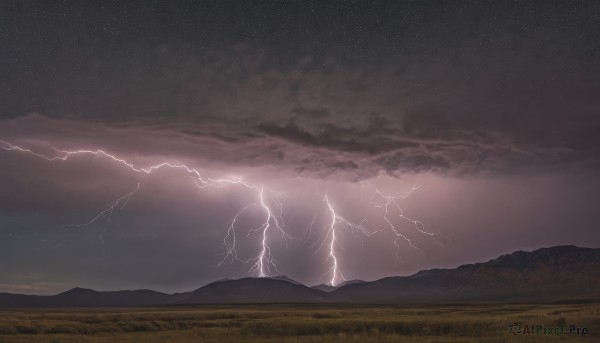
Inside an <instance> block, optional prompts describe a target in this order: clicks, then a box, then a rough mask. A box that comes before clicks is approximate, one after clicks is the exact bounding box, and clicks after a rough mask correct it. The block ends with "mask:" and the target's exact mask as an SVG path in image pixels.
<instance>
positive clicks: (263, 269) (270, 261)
mask: <svg viewBox="0 0 600 343" xmlns="http://www.w3.org/2000/svg"><path fill="white" fill-rule="evenodd" d="M46 144H48V146H49V147H50V148H51V149H52V150H53V151H54V152H55V153H56V155H54V156H52V155H47V154H42V153H39V152H36V151H33V150H32V149H29V148H24V147H21V146H17V145H14V144H11V143H9V142H6V141H3V140H0V148H1V149H3V150H6V151H17V152H21V153H26V154H29V155H33V156H36V157H39V158H42V159H44V160H46V161H48V162H53V161H67V160H68V159H69V158H71V157H73V156H76V155H91V156H95V157H100V158H105V159H107V160H109V161H112V162H114V163H118V164H121V165H122V166H124V167H126V168H128V169H129V170H131V171H133V172H135V173H138V174H141V175H142V177H143V176H144V175H148V174H151V173H152V172H154V171H156V170H158V169H162V168H172V169H179V170H183V171H185V172H187V173H188V174H189V175H190V176H191V177H192V180H193V182H194V184H195V185H196V186H197V187H198V188H200V189H202V188H206V187H212V188H222V187H225V186H227V185H240V186H243V187H245V188H246V189H249V190H252V191H254V192H255V193H256V195H257V200H258V202H259V203H260V207H261V208H262V209H263V211H264V213H265V217H266V218H265V222H264V223H263V224H262V225H261V226H260V227H259V228H257V229H253V230H250V232H249V233H248V235H250V233H252V232H256V231H258V232H260V233H261V235H262V239H261V243H260V252H259V254H258V255H257V256H256V257H254V258H250V259H246V260H244V259H241V258H240V257H239V256H238V254H237V240H236V232H235V231H236V230H235V224H236V221H237V220H238V218H239V216H241V215H242V214H243V213H244V212H245V211H246V210H247V209H248V208H249V207H251V206H254V205H255V204H249V205H247V206H245V207H244V208H243V209H242V210H241V211H239V212H238V213H237V214H236V215H235V216H234V218H233V219H232V221H231V225H230V226H229V227H228V229H227V231H226V232H227V233H226V235H225V238H224V239H223V245H224V247H225V257H224V258H223V260H222V261H221V262H220V263H219V265H221V264H223V262H224V261H225V260H227V259H228V258H232V259H233V260H237V261H240V262H244V263H248V262H251V261H253V262H254V263H253V265H252V267H251V268H250V271H249V273H250V274H255V275H258V276H259V277H266V276H269V275H271V272H272V271H273V270H275V271H277V266H276V260H275V258H274V257H273V255H272V253H271V247H270V245H269V239H268V232H269V231H270V230H271V229H272V230H274V231H276V232H279V233H280V234H281V235H282V242H285V244H286V245H287V242H288V240H289V239H290V238H292V237H291V236H290V235H289V234H288V233H287V232H286V231H285V230H284V225H283V219H282V218H283V205H282V204H281V203H279V210H280V211H279V212H280V219H277V217H276V216H275V215H274V212H273V210H272V209H271V207H270V206H269V204H268V201H267V200H266V196H265V190H264V187H263V186H262V185H261V186H257V185H251V184H248V183H246V182H245V181H243V180H242V179H241V178H236V177H230V178H221V179H213V178H206V177H203V176H202V175H201V173H200V172H199V171H198V170H197V169H196V168H193V167H189V166H187V165H185V164H179V163H171V162H161V163H158V164H155V165H152V166H149V167H137V166H135V165H134V164H133V163H131V162H129V161H127V160H126V159H123V158H121V157H118V156H116V155H113V154H111V153H108V152H106V151H105V150H101V149H96V150H88V149H79V150H61V149H58V148H56V147H54V146H52V145H50V144H49V143H46ZM141 182H142V180H141V179H140V181H139V182H138V183H137V185H136V187H135V188H134V189H133V190H132V191H130V192H129V193H127V194H125V195H123V196H121V197H119V198H117V199H115V200H114V201H112V202H111V203H110V204H109V205H107V206H106V207H104V208H103V209H102V210H101V211H100V212H99V213H98V214H97V215H96V216H95V217H93V218H92V219H91V220H90V221H88V222H86V223H81V224H71V225H69V227H68V228H73V227H81V226H88V225H91V224H93V223H95V222H96V221H98V220H99V219H100V218H102V217H103V216H105V215H106V216H107V217H108V218H107V220H106V222H105V224H104V227H103V229H102V232H101V234H100V241H101V244H102V247H104V238H103V237H104V235H105V233H106V232H107V230H108V225H109V223H110V220H111V218H112V215H113V212H114V210H115V208H117V207H119V206H120V207H119V208H120V209H122V208H124V207H125V206H126V205H127V203H128V202H129V200H130V199H131V197H132V196H133V195H134V194H135V193H136V192H137V191H138V190H139V189H140V185H141ZM280 220H281V222H282V224H280Z"/></svg>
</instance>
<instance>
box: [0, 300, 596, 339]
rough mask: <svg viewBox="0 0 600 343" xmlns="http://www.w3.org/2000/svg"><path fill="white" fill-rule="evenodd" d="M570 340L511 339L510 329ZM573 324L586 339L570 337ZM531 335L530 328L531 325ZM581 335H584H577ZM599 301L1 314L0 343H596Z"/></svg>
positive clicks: (201, 307) (534, 336) (203, 307)
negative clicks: (560, 331) (538, 327)
mask: <svg viewBox="0 0 600 343" xmlns="http://www.w3.org/2000/svg"><path fill="white" fill-rule="evenodd" d="M515 322H517V323H521V325H522V327H521V330H523V329H524V325H528V326H531V325H533V326H536V325H541V326H544V327H546V328H552V327H554V328H556V327H562V328H564V329H563V332H564V333H565V334H555V333H550V334H544V333H543V332H541V331H540V332H538V333H533V332H532V330H530V333H529V334H523V333H521V334H517V335H513V334H512V333H511V332H510V330H509V326H510V325H511V324H512V323H515ZM570 325H575V326H577V328H579V329H583V328H585V329H586V332H587V333H586V334H581V332H580V334H568V331H569V328H570ZM532 329H533V327H532ZM580 331H581V330H580ZM599 333H600V303H597V302H593V303H569V304H504V305H498V304H495V305H489V304H488V305H482V304H478V305H476V304H468V305H437V306H433V305H426V306H417V305H398V306H391V305H390V306H375V305H373V306H366V305H365V306H358V305H335V304H323V305H304V304H302V305H299V304H270V305H220V306H217V305H199V306H187V307H152V308H89V309H86V308H77V309H19V310H1V311H0V343H5V342H7V343H8V342H11V343H12V342H17V343H20V342H36V343H37V342H39V343H46V342H48V343H59V342H65V343H71V342H72V343H75V342H93V343H97V342H98V343H99V342H150V343H152V342H247V341H258V342H349V341H351V342H352V341H353V342H398V341H405V342H510V341H515V342H555V341H556V342H598V341H600V340H599V338H600V335H599Z"/></svg>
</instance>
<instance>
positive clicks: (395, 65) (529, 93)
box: [0, 3, 600, 179]
mask: <svg viewBox="0 0 600 343" xmlns="http://www.w3.org/2000/svg"><path fill="white" fill-rule="evenodd" d="M415 6H416V7H415ZM515 6H516V7H517V9H515V8H513V7H515ZM561 6H562V5H552V6H550V5H549V6H548V7H546V10H547V11H548V13H549V15H548V16H547V17H544V18H539V17H538V16H537V15H535V11H532V9H530V8H529V7H527V6H525V5H521V4H514V5H511V6H495V7H494V8H495V10H494V11H492V12H493V13H492V12H488V11H484V10H483V9H479V10H477V9H475V8H472V7H471V6H466V5H462V4H459V3H457V4H449V5H448V6H447V7H448V8H447V9H446V11H447V13H448V14H449V15H448V16H445V17H444V18H441V17H438V16H437V15H435V13H434V12H431V11H430V10H431V8H429V7H428V6H426V5H410V4H398V5H394V6H391V8H390V9H389V11H386V12H385V13H384V12H381V11H380V10H378V9H377V8H376V7H371V6H368V5H364V6H363V7H364V8H362V9H361V10H360V11H359V12H360V13H361V15H360V16H350V15H349V16H344V17H339V18H337V19H336V20H335V21H334V22H331V21H327V20H320V19H319V18H321V17H320V16H322V15H323V13H327V11H328V10H332V9H330V8H329V7H328V6H326V5H323V8H322V9H321V11H317V12H316V13H318V14H314V15H312V16H306V15H305V14H306V13H304V12H303V10H302V9H301V8H299V9H296V10H293V11H292V10H291V9H290V7H285V6H284V8H279V7H278V6H274V7H273V8H269V9H260V10H259V9H257V8H254V7H252V6H250V7H249V8H243V7H244V6H242V7H240V8H236V9H234V10H233V11H234V12H235V11H240V13H241V12H244V13H245V14H246V15H245V16H244V18H250V19H247V21H244V22H242V23H239V25H241V26H239V27H237V29H236V27H235V26H232V27H230V28H225V27H227V25H224V26H223V27H224V28H223V29H222V30H221V31H219V30H218V29H217V28H216V26H211V25H208V24H207V23H205V22H204V21H208V20H209V17H210V15H209V14H208V13H212V12H211V11H213V12H215V11H216V12H218V13H219V16H220V18H222V19H223V20H224V21H225V22H227V21H228V20H230V17H229V14H226V13H221V12H220V11H221V10H219V9H207V10H206V11H204V12H203V11H196V12H197V13H204V14H198V15H199V16H200V17H198V18H195V17H194V18H188V14H186V13H187V12H188V11H182V7H181V6H176V5H174V6H167V7H169V9H168V10H164V11H158V10H157V11H150V12H149V14H148V15H150V16H152V17H156V18H158V19H160V18H162V17H163V16H166V17H169V16H170V15H171V14H173V13H178V15H179V16H181V18H188V19H189V20H188V21H182V22H180V24H173V25H174V26H173V27H171V29H170V30H167V31H161V30H159V29H158V28H156V27H154V26H151V25H150V26H148V27H146V26H147V25H148V23H149V22H151V21H142V22H140V23H138V22H134V23H131V22H128V21H127V20H125V19H122V18H121V19H119V18H116V19H115V18H113V19H111V20H109V21H108V22H109V23H110V25H108V26H106V25H105V26H104V27H105V28H106V30H105V31H103V32H101V33H98V32H95V31H94V30H91V29H90V30H91V31H90V30H73V29H72V28H71V27H70V26H68V25H65V26H64V27H62V28H61V29H60V30H62V31H61V32H62V33H63V36H64V38H65V40H64V41H65V43H64V44H63V45H64V46H61V48H58V50H50V49H49V48H48V46H47V44H50V43H51V42H52V37H50V36H47V35H48V33H47V32H52V30H46V28H47V26H49V25H54V24H53V23H54V22H52V21H50V19H47V18H46V17H45V16H43V15H38V14H36V13H35V12H32V13H31V14H29V15H30V16H32V19H36V20H35V21H33V24H32V25H34V27H32V28H31V30H33V31H35V32H39V33H40V37H37V36H35V37H33V36H32V37H29V36H27V37H23V38H30V39H29V40H28V39H24V40H23V42H22V43H18V42H17V43H16V44H17V45H16V47H15V49H12V48H11V49H10V50H9V51H7V52H6V53H7V54H8V55H9V56H11V57H13V58H9V59H7V61H10V62H8V66H7V67H6V68H7V72H8V75H9V76H10V77H9V78H8V79H7V80H12V81H7V82H8V83H5V84H4V87H5V88H6V90H7V92H5V93H4V94H6V95H7V96H8V97H9V99H8V101H6V102H2V104H1V105H0V106H2V108H0V118H4V119H3V120H1V121H0V128H2V127H3V128H4V130H2V131H3V132H5V133H6V132H7V131H11V132H10V135H11V136H22V137H20V138H22V139H25V138H27V137H29V138H31V139H34V138H35V134H38V135H45V136H47V139H48V140H51V141H56V140H58V141H65V145H67V146H75V145H77V144H82V143H85V144H87V145H88V146H89V145H94V147H104V146H110V145H114V146H115V149H116V148H117V147H116V144H113V143H111V142H106V141H101V140H98V139H93V136H95V135H98V133H99V132H108V131H111V132H117V131H118V130H123V131H121V132H123V134H124V135H127V136H129V138H128V139H121V138H118V139H117V140H119V141H121V142H122V145H121V146H120V147H118V149H119V150H128V149H130V147H132V146H137V147H136V148H135V149H137V150H136V153H139V154H148V155H155V154H159V155H160V154H163V153H165V152H166V151H167V150H171V149H170V148H168V147H174V148H175V149H173V150H175V151H177V153H176V154H177V155H180V154H181V156H176V157H177V158H186V159H187V158H189V159H201V160H203V161H211V162H210V163H214V164H219V165H226V166H230V167H232V168H246V167H265V168H274V169H277V170H278V171H280V172H283V173H287V172H290V173H300V174H301V175H303V176H315V177H322V176H332V175H337V176H338V177H345V178H350V179H364V178H368V177H370V176H373V175H375V174H378V173H380V172H385V173H388V174H392V175H396V174H401V173H406V172H408V173H411V172H419V171H435V172H438V173H445V174H451V175H464V174H478V173H512V172H514V171H515V170H521V171H537V170H555V169H561V168H571V167H576V168H579V167H580V166H581V165H584V166H585V168H588V167H594V166H595V165H597V162H598V160H599V157H600V150H599V149H598V146H600V141H599V140H598V135H597V134H596V133H597V130H598V128H599V127H600V117H599V116H598V113H600V102H598V98H597V96H596V94H595V93H596V92H595V90H597V89H598V88H600V77H598V75H600V70H598V64H597V63H596V62H595V61H597V58H595V57H600V51H599V49H598V46H600V45H598V44H595V45H594V44H592V43H597V38H593V37H597V36H594V35H593V33H594V32H595V31H594V30H595V28H594V27H590V26H587V25H586V24H585V23H586V22H587V20H591V19H593V18H594V17H593V15H594V13H596V12H594V11H591V12H589V13H585V14H584V13H581V12H580V11H575V12H573V13H571V12H564V11H563V10H564V9H563V8H562V7H561ZM291 7H294V6H291ZM521 7H523V8H521ZM534 7H535V6H534ZM337 10H339V11H342V12H348V13H353V12H355V11H357V9H356V8H346V7H344V6H342V8H339V9H337ZM513 10H514V12H513ZM133 11H135V9H133ZM264 11H267V12H264ZM271 11H273V12H271ZM287 11H291V12H289V14H292V13H297V15H290V16H289V18H288V19H289V20H291V21H292V23H291V24H290V23H288V21H289V20H287V19H286V20H287V21H285V22H282V21H281V20H282V19H281V18H282V17H281V13H284V12H285V13H288V12H287ZM117 12H118V11H117ZM163 12H164V13H163ZM192 12H193V11H192ZM388 12H389V13H388ZM52 13H53V12H52ZM161 13H163V14H161ZM169 13H171V14H169ZM236 13H237V12H236ZM252 13H254V14H257V15H258V14H259V13H263V14H269V15H267V16H266V17H265V16H262V18H263V19H264V20H262V21H261V20H258V19H256V18H259V16H257V17H256V18H255V17H254V16H253V15H252ZM390 13H395V14H394V15H393V16H392V14H390ZM406 13H412V14H411V15H407V14H406ZM515 13H519V14H518V15H515ZM50 16H52V15H50ZM204 16H206V17H204ZM315 16H316V17H315ZM103 18H104V17H103V16H102V15H99V16H91V17H90V18H88V19H89V20H91V22H93V23H96V22H97V23H104V24H105V21H104V19H103ZM228 18H229V19H228ZM253 18H254V19H253ZM265 18H266V19H265ZM398 18H404V19H403V20H404V24H403V25H399V24H398V20H400V19H398ZM573 18H577V20H573ZM71 19H72V20H75V19H76V18H71ZM158 19H157V20H158ZM163 19H164V18H163ZM255 19H256V20H255ZM321 19H323V18H321ZM396 19H398V20H396ZM132 20H134V21H135V20H136V19H132ZM203 20H204V21H203ZM245 20H246V19H245ZM304 21H306V22H307V23H311V24H310V25H306V26H304V25H302V23H303V22H304ZM67 22H68V20H67ZM167 22H169V21H167ZM400 22H402V20H400ZM466 22H468V23H469V25H466V24H465V23H466ZM573 23H575V24H573ZM104 24H103V25H104ZM240 27H243V28H244V29H240ZM265 27H271V28H278V30H281V32H284V34H282V35H277V34H272V33H273V32H280V31H277V30H275V31H273V30H267V31H265ZM301 27H304V28H305V30H304V31H303V30H301V29H300V28H301ZM440 27H443V28H444V29H443V30H440V29H439V28H440ZM436 28H437V29H436ZM157 30H158V31H157ZM193 32H195V33H198V35H194V34H191V33H193ZM244 32H246V33H247V34H244ZM267 32H268V33H267ZM580 32H587V33H589V35H583V36H582V35H580V34H579V33H580ZM25 35H26V34H25ZM44 37H46V38H47V39H46V40H42V38H44ZM89 37H95V39H94V40H90V39H86V38H89ZM211 37H212V38H211ZM31 39H33V40H36V41H37V40H39V41H38V43H39V44H31V43H32V42H31ZM19 44H23V45H22V47H23V49H22V50H19V49H17V48H18V47H19V46H21V45H19ZM11 46H12V45H11ZM61 49H64V50H61ZM67 50H68V51H67ZM45 51H51V52H50V53H45ZM42 52H44V53H45V55H44V59H43V60H37V59H31V56H37V55H39V54H41V53H42ZM27 53H29V54H30V55H27V56H29V57H28V58H29V59H28V60H30V63H26V64H22V63H19V62H18V61H20V60H22V59H23V58H25V57H26V56H25V55H24V54H27ZM17 80H18V82H17ZM31 113H39V114H40V115H41V116H42V117H40V118H38V119H36V120H37V123H38V124H36V125H38V126H40V125H44V124H42V123H47V125H49V128H48V129H45V128H42V127H39V128H38V131H37V132H35V133H34V132H33V131H32V130H29V132H30V133H31V134H29V136H28V134H27V133H26V132H28V130H27V129H26V128H24V127H23V125H25V124H23V125H21V126H19V125H17V124H15V123H18V122H22V123H25V122H31V121H32V120H33V119H31ZM28 116H29V117H28ZM52 122H54V124H51V123H52ZM57 126H64V127H63V128H62V129H60V130H63V132H65V131H69V130H70V129H69V127H71V128H73V129H71V131H70V134H71V136H69V139H71V140H72V142H71V143H68V142H66V141H67V140H68V139H66V137H62V136H60V135H58V136H57V137H50V134H44V132H46V131H48V132H50V131H52V129H51V128H50V127H54V128H55V127H57ZM75 128H77V129H75ZM60 130H59V131H60ZM127 130H129V132H131V133H127V132H128V131H127ZM15 133H16V134H15ZM86 135H87V136H89V137H84V136H86ZM115 135H116V136H118V135H117V134H115ZM26 136H27V137H26ZM116 136H115V137H116ZM146 136H147V137H162V138H156V140H157V142H160V144H159V143H150V142H148V140H149V139H146V138H144V137H146ZM166 137H171V138H172V139H171V138H169V139H168V140H169V141H168V142H167V139H166ZM90 139H91V140H90ZM175 140H179V142H175ZM136 142H138V143H136ZM139 142H143V143H139ZM171 153H172V152H171ZM207 163H208V162H207Z"/></svg>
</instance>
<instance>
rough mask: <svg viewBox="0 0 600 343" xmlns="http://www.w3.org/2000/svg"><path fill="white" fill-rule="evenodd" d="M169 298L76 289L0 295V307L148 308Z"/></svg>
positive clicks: (151, 293)
mask: <svg viewBox="0 0 600 343" xmlns="http://www.w3.org/2000/svg"><path fill="white" fill-rule="evenodd" d="M170 297H171V295H169V294H165V293H160V292H155V291H150V290H136V291H112V292H99V291H94V290H91V289H85V288H78V287H76V288H73V289H71V290H68V291H66V292H63V293H60V294H57V295H50V296H41V295H21V294H8V293H0V307H118V306H150V305H157V304H163V303H165V302H167V301H168V300H169V298H170Z"/></svg>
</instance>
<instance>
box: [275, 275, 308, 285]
mask: <svg viewBox="0 0 600 343" xmlns="http://www.w3.org/2000/svg"><path fill="white" fill-rule="evenodd" d="M268 279H272V280H283V281H287V282H289V283H293V284H296V285H302V286H304V284H303V283H300V282H298V281H296V280H293V279H290V278H289V277H287V276H285V275H278V276H270V277H268Z"/></svg>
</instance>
